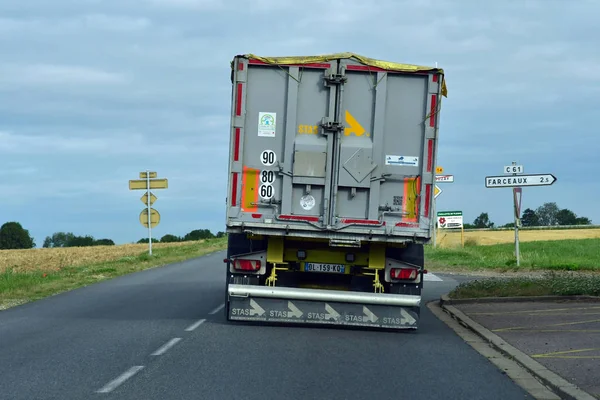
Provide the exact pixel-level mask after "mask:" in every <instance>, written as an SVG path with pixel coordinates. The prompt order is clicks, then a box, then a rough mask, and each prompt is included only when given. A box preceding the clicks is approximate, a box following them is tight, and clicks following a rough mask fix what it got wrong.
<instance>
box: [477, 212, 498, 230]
mask: <svg viewBox="0 0 600 400" xmlns="http://www.w3.org/2000/svg"><path fill="white" fill-rule="evenodd" d="M473 225H475V227H476V228H493V227H494V223H493V222H490V217H489V216H488V213H481V214H479V217H477V218H475V220H474V221H473Z"/></svg>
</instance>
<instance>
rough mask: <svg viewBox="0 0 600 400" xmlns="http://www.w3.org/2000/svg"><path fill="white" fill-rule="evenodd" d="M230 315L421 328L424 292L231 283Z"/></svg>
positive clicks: (245, 319)
mask: <svg viewBox="0 0 600 400" xmlns="http://www.w3.org/2000/svg"><path fill="white" fill-rule="evenodd" d="M228 294H229V302H230V304H229V307H228V310H229V311H228V319H230V320H240V321H263V322H278V323H297V324H327V325H354V326H364V327H377V328H388V329H417V327H418V321H419V317H420V302H421V297H420V296H409V295H394V294H387V293H361V292H339V291H335V290H321V289H296V288H286V287H268V286H255V285H233V284H230V285H229V287H228Z"/></svg>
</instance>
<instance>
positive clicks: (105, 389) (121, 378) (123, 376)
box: [98, 365, 144, 393]
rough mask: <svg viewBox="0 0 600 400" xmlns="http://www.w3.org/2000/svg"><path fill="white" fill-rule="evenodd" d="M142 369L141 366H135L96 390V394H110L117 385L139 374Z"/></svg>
mask: <svg viewBox="0 0 600 400" xmlns="http://www.w3.org/2000/svg"><path fill="white" fill-rule="evenodd" d="M142 368H144V366H143V365H136V366H133V367H131V368H129V369H128V370H127V371H125V372H124V373H123V374H121V375H119V377H117V378H116V379H115V380H112V381H110V382H108V383H107V384H106V385H105V386H104V387H103V388H102V389H100V390H98V393H109V392H112V391H113V390H115V389H116V388H117V387H118V386H119V385H121V384H122V383H123V382H125V381H126V380H127V379H129V378H131V377H132V376H134V375H135V374H137V373H138V372H140V370H141V369H142Z"/></svg>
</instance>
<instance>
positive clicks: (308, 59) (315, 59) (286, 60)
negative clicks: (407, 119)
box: [242, 53, 448, 97]
mask: <svg viewBox="0 0 600 400" xmlns="http://www.w3.org/2000/svg"><path fill="white" fill-rule="evenodd" d="M242 57H246V58H252V59H255V60H260V61H262V62H264V63H267V64H275V65H278V64H312V63H319V62H324V61H333V60H339V59H343V58H353V59H355V60H357V61H358V62H360V63H362V64H365V65H369V66H372V67H378V68H382V69H387V70H390V71H400V72H421V71H423V72H427V71H432V72H433V71H435V72H437V73H439V74H441V75H442V95H443V96H444V97H448V89H447V88H446V79H445V78H444V70H443V69H442V68H435V67H425V66H421V65H412V64H401V63H395V62H390V61H381V60H376V59H374V58H369V57H364V56H361V55H358V54H354V53H335V54H324V55H317V56H289V57H261V56H257V55H255V54H244V55H243V56H242Z"/></svg>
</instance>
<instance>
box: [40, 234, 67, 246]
mask: <svg viewBox="0 0 600 400" xmlns="http://www.w3.org/2000/svg"><path fill="white" fill-rule="evenodd" d="M74 237H75V235H74V234H73V233H71V232H54V233H53V234H52V236H46V239H44V244H43V247H67V246H68V243H69V242H70V241H72V240H73V238H74Z"/></svg>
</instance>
